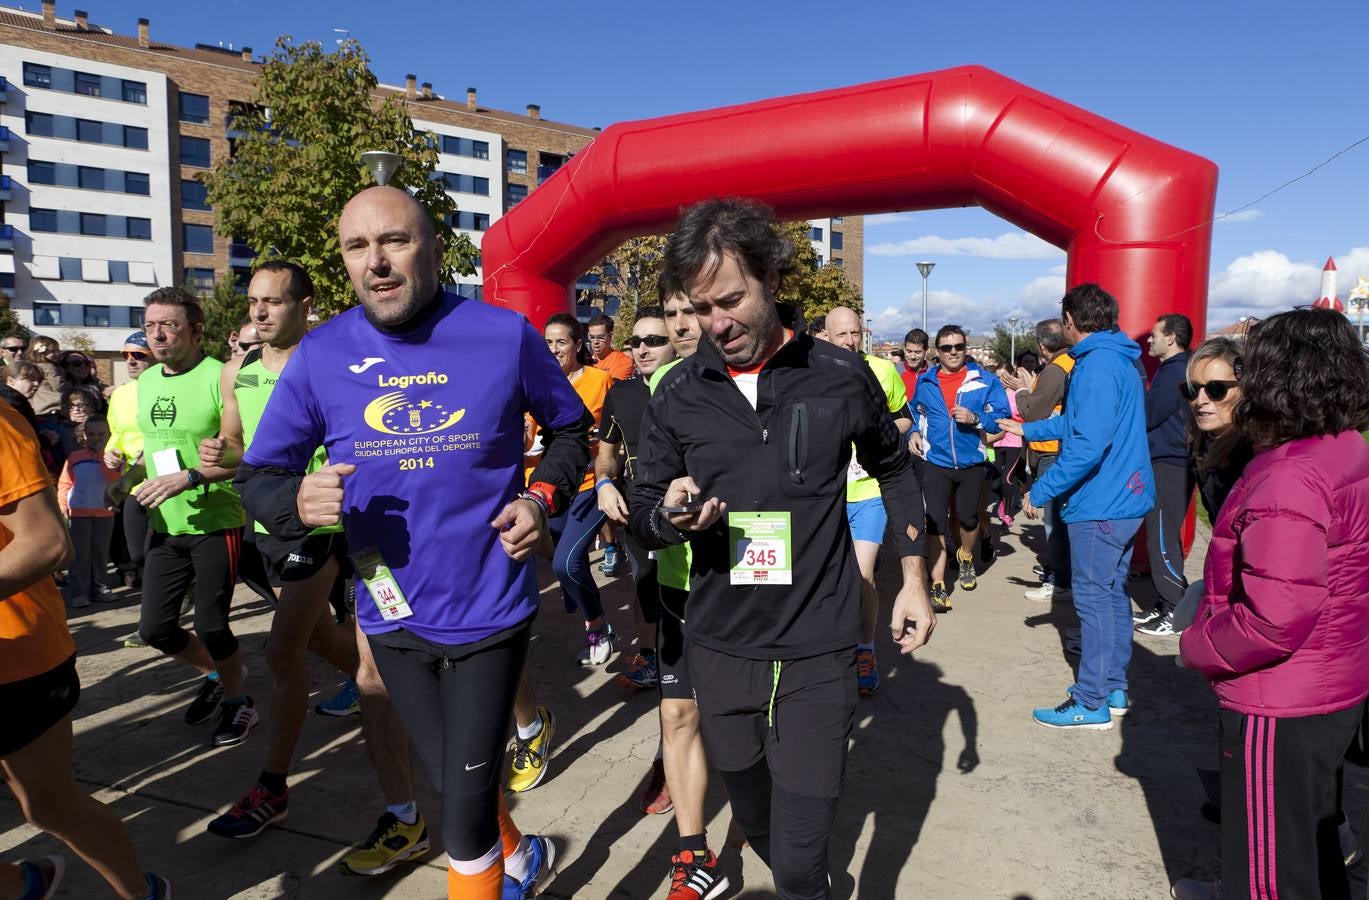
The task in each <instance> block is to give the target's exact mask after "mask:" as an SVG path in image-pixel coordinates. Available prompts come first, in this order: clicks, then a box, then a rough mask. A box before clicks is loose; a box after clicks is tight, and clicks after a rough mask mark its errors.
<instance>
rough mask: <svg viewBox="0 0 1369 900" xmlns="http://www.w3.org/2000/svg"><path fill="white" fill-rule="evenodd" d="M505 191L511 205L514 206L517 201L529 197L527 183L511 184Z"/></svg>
mask: <svg viewBox="0 0 1369 900" xmlns="http://www.w3.org/2000/svg"><path fill="white" fill-rule="evenodd" d="M505 193H506V194H507V197H506V200H507V201H508V204H509V206H513V205H514V204H515V203H519V202H521V201H523V200H526V199H528V186H527V185H526V184H511V185H509V187H508V190H507V191H506V192H505Z"/></svg>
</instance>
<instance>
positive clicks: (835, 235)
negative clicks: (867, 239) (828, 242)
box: [832, 231, 845, 250]
mask: <svg viewBox="0 0 1369 900" xmlns="http://www.w3.org/2000/svg"><path fill="white" fill-rule="evenodd" d="M844 241H845V238H844V237H843V235H842V232H840V231H834V232H832V249H833V250H841V249H843V247H842V243H843V242H844Z"/></svg>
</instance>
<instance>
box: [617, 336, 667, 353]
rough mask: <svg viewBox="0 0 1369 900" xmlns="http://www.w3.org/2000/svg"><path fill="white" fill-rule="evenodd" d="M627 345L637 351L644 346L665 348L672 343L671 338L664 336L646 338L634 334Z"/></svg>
mask: <svg viewBox="0 0 1369 900" xmlns="http://www.w3.org/2000/svg"><path fill="white" fill-rule="evenodd" d="M626 343H627V345H628V346H629V347H631V348H632V349H633V350H636V349H637V348H638V347H640V346H642V345H643V344H646V345H647V346H648V347H664V346H665V345H666V344H668V343H670V338H668V337H666V336H665V335H663V334H648V335H647V336H646V337H638V336H637V335H635V334H634V335H633V336H632V337H630V338H628V339H627V342H626Z"/></svg>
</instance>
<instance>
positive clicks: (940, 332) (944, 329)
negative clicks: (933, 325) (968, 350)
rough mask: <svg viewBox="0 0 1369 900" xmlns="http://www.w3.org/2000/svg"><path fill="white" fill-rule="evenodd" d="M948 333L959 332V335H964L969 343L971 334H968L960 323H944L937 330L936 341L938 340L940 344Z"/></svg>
mask: <svg viewBox="0 0 1369 900" xmlns="http://www.w3.org/2000/svg"><path fill="white" fill-rule="evenodd" d="M948 334H958V335H960V336H961V337H963V338H965V339H966V341H965V342H966V343H969V335H967V334H966V333H965V329H964V328H961V327H960V326H959V325H942V326H941V327H940V328H939V329H937V332H936V342H937V344H940V343H941V339H942V338H944V337H945V336H946V335H948Z"/></svg>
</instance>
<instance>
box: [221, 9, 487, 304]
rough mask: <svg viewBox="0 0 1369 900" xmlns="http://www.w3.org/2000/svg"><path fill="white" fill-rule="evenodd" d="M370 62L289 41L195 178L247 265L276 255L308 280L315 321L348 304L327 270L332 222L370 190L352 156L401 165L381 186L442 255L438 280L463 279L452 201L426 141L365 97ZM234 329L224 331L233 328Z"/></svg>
mask: <svg viewBox="0 0 1369 900" xmlns="http://www.w3.org/2000/svg"><path fill="white" fill-rule="evenodd" d="M377 84H378V82H377V80H376V77H375V75H374V74H373V73H372V72H371V69H370V60H369V58H368V57H367V55H366V53H365V51H363V50H362V48H361V45H360V44H359V43H357V42H356V41H352V40H348V41H343V42H342V43H341V44H340V45H339V46H338V48H337V50H336V51H334V52H332V53H327V52H324V49H323V46H322V45H321V44H320V43H318V42H317V41H307V42H305V43H302V44H296V43H294V40H293V38H291V37H290V36H289V35H284V36H282V37H281V38H280V39H279V40H277V41H276V47H275V51H274V53H273V54H272V56H271V58H270V59H268V60H267V61H266V63H265V65H264V66H263V67H262V71H261V74H260V75H259V76H258V77H257V83H256V88H255V93H254V96H253V102H252V105H251V106H247V107H243V108H240V109H237V110H236V111H235V112H234V114H233V117H232V124H231V127H232V128H233V129H234V130H236V131H238V132H239V133H240V136H239V137H238V138H236V140H235V142H234V149H233V153H232V154H231V155H230V156H229V157H228V158H226V159H220V160H219V161H218V163H217V164H216V165H215V166H214V168H213V169H212V170H211V171H210V172H208V173H205V174H204V175H202V176H201V178H202V180H203V181H204V183H205V184H206V185H207V186H208V189H209V190H208V193H209V202H210V204H211V205H212V206H213V207H214V214H215V218H216V220H217V229H218V231H219V233H220V234H221V235H224V236H231V237H237V238H241V239H243V240H244V241H245V242H246V243H247V244H248V245H249V246H250V247H251V248H252V249H253V250H254V251H255V252H256V254H257V257H258V258H259V259H267V258H270V257H276V256H279V257H284V258H286V259H290V260H293V261H294V262H297V263H299V264H300V265H302V266H303V267H304V268H305V269H306V270H307V271H308V272H309V274H310V275H311V276H312V278H313V279H314V286H315V289H316V291H315V297H314V308H315V310H316V311H317V312H318V314H319V315H320V316H321V317H323V318H327V317H329V316H330V315H333V314H335V313H338V312H341V311H342V310H344V309H347V308H348V307H350V306H352V305H353V304H354V303H355V302H356V301H355V297H354V295H353V293H352V290H351V286H350V284H349V282H348V280H347V275H346V272H345V271H344V270H343V268H342V266H340V265H339V249H338V240H337V220H338V216H339V214H340V213H341V212H342V207H343V206H344V205H345V204H346V203H347V201H348V199H350V198H351V196H352V195H353V194H355V193H356V192H357V191H358V190H360V189H361V188H362V187H364V186H365V185H366V184H368V183H370V181H371V176H370V174H369V173H368V172H367V171H366V170H364V169H363V167H362V165H361V163H360V156H361V154H362V153H363V152H365V151H367V150H388V151H390V152H392V153H397V154H399V156H400V157H401V158H402V160H403V164H402V165H401V166H400V167H399V170H398V171H397V172H395V174H394V176H393V177H392V178H391V179H390V184H391V185H393V186H395V187H399V188H407V189H409V190H410V191H411V192H412V193H413V194H414V196H415V197H416V198H417V200H418V202H419V203H420V204H421V205H422V206H423V208H424V209H425V210H427V212H428V215H429V216H430V217H431V218H432V221H433V227H434V228H435V229H436V230H437V234H438V236H439V237H440V238H441V239H442V242H443V244H444V245H445V247H446V256H445V259H444V271H443V273H442V277H443V281H444V282H448V283H450V282H452V281H454V280H455V276H456V275H457V274H458V273H459V274H463V275H470V274H473V273H474V272H475V266H474V261H475V258H476V254H477V251H476V248H475V245H474V244H472V243H471V242H470V239H469V238H467V237H466V236H465V235H461V234H458V233H457V232H455V231H453V229H452V227H451V225H450V220H451V214H452V213H453V212H455V211H456V203H455V202H454V201H453V200H452V199H451V197H450V196H449V195H448V194H447V192H446V191H445V189H444V184H443V182H442V181H440V180H435V179H434V178H433V173H434V171H435V170H436V168H437V150H436V146H437V145H436V138H435V137H434V136H433V135H432V134H430V133H427V132H418V131H415V130H414V125H413V121H412V120H411V119H410V118H409V115H408V113H407V112H406V110H405V107H404V105H403V104H402V103H401V102H400V101H399V99H398V98H397V97H394V96H385V97H384V98H381V97H379V96H378V95H377V93H376V89H377ZM235 324H236V323H235Z"/></svg>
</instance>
